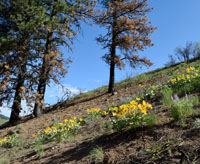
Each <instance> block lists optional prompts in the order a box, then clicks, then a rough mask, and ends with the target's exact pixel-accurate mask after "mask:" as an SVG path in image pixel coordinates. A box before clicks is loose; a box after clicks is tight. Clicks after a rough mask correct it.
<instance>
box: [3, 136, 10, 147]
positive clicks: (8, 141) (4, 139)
mask: <svg viewBox="0 0 200 164" xmlns="http://www.w3.org/2000/svg"><path fill="white" fill-rule="evenodd" d="M12 140H13V137H12V136H6V137H4V138H3V139H1V140H0V146H2V145H3V144H4V143H10V142H12Z"/></svg>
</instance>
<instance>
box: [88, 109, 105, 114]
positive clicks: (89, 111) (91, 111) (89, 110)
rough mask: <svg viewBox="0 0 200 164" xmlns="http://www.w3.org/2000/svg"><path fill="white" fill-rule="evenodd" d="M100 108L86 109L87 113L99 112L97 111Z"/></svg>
mask: <svg viewBox="0 0 200 164" xmlns="http://www.w3.org/2000/svg"><path fill="white" fill-rule="evenodd" d="M100 110H101V109H100V108H88V109H87V110H86V113H87V114H92V113H97V112H100Z"/></svg>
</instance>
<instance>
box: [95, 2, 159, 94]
mask: <svg viewBox="0 0 200 164" xmlns="http://www.w3.org/2000/svg"><path fill="white" fill-rule="evenodd" d="M102 5H103V9H104V10H103V11H102V12H101V13H100V14H97V16H96V19H95V21H96V23H98V24H99V25H100V26H103V27H105V28H106V30H107V33H106V34H105V35H100V36H99V37H98V38H97V42H98V43H100V44H101V45H102V46H103V48H104V49H108V53H107V54H105V55H104V56H103V59H104V60H105V61H106V63H107V64H109V65H110V79H109V88H108V92H109V93H114V76H115V67H118V68H119V69H121V68H125V63H126V62H127V63H129V64H130V66H131V67H133V68H135V67H136V66H137V65H138V64H144V65H149V66H151V65H152V63H151V62H150V61H149V60H147V59H146V58H141V57H139V56H138V55H137V52H138V51H139V50H141V51H143V50H144V49H145V47H147V46H152V45H153V44H152V43H151V39H150V38H149V35H150V34H151V33H152V32H153V31H154V30H155V27H153V26H151V22H148V19H147V17H146V14H147V13H148V12H150V11H151V10H152V9H151V8H149V7H148V3H147V0H104V1H102Z"/></svg>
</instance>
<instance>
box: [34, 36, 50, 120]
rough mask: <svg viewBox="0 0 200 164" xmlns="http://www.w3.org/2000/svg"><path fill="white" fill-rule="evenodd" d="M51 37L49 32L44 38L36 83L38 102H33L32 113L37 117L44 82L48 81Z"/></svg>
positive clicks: (41, 103)
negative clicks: (44, 43) (41, 60)
mask: <svg viewBox="0 0 200 164" xmlns="http://www.w3.org/2000/svg"><path fill="white" fill-rule="evenodd" d="M52 37H53V32H49V33H48V35H47V40H46V45H45V53H44V57H43V64H42V70H41V73H40V80H39V84H38V89H37V92H38V93H39V95H40V97H39V98H38V99H39V103H35V106H34V110H33V114H34V116H35V117H39V116H40V115H41V114H42V110H43V108H44V107H43V106H44V104H43V103H44V94H45V90H46V84H47V81H48V74H49V71H50V70H49V69H50V68H49V62H50V61H49V59H48V55H49V52H50V47H51V39H52Z"/></svg>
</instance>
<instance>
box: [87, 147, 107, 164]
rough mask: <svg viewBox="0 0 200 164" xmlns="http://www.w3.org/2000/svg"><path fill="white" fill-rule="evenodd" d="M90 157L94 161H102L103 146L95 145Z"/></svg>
mask: <svg viewBox="0 0 200 164" xmlns="http://www.w3.org/2000/svg"><path fill="white" fill-rule="evenodd" d="M89 158H90V160H91V161H92V162H94V163H102V162H103V159H104V152H103V149H102V147H99V146H97V147H95V148H93V149H92V150H91V151H90V155H89Z"/></svg>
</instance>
